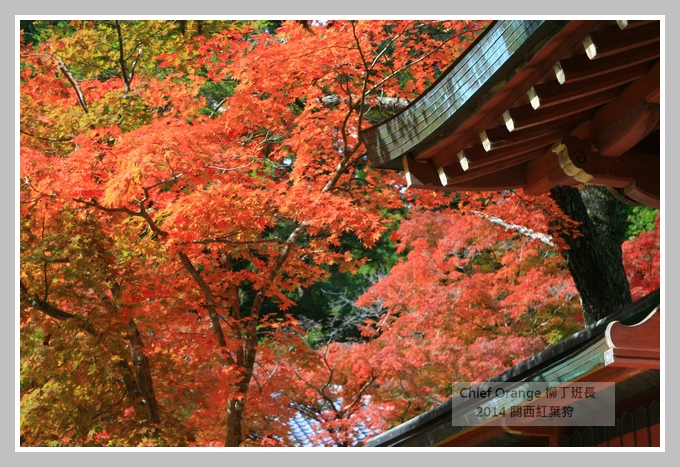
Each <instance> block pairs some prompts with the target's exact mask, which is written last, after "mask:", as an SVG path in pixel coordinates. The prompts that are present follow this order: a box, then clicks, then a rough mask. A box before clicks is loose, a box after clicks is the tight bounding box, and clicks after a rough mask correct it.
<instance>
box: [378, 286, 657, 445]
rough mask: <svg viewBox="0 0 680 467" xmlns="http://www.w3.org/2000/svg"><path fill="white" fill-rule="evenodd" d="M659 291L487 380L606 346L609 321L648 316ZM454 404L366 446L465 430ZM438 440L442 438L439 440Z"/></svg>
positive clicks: (522, 376) (528, 372)
mask: <svg viewBox="0 0 680 467" xmlns="http://www.w3.org/2000/svg"><path fill="white" fill-rule="evenodd" d="M660 301H661V291H660V290H655V291H654V292H651V293H649V294H648V295H646V296H645V297H643V298H641V299H640V300H638V301H636V302H634V303H631V304H630V305H628V306H625V307H623V308H622V309H621V310H620V311H619V312H618V313H614V314H612V315H610V316H607V317H605V318H603V319H601V320H599V321H598V322H596V323H595V324H593V325H591V326H589V327H588V328H586V329H584V330H583V331H580V332H578V333H576V334H574V335H572V336H570V337H568V338H566V339H564V340H562V341H560V342H559V343H557V344H555V345H552V346H550V347H548V348H547V349H545V350H544V351H542V352H540V353H538V354H536V355H534V356H533V357H530V358H528V359H527V360H524V361H523V362H521V363H519V364H517V365H515V366H513V367H512V368H510V369H508V370H506V371H504V372H503V373H500V374H499V375H497V376H495V377H493V378H491V379H489V382H518V381H529V380H531V379H532V377H535V376H536V375H538V374H539V373H540V372H541V371H543V370H546V369H549V368H550V367H551V366H553V365H555V364H557V363H559V362H561V361H564V360H565V358H569V357H571V356H573V355H575V354H577V353H578V352H580V351H581V350H583V349H585V348H586V347H587V346H588V345H591V344H593V343H595V342H597V341H598V340H601V341H602V343H603V348H604V347H606V339H605V333H606V331H607V329H608V327H609V324H610V323H612V322H615V321H618V322H620V323H621V324H623V325H626V326H631V325H636V324H639V323H641V322H643V321H644V320H646V319H647V318H648V316H649V315H650V312H651V311H652V310H654V309H655V307H657V306H658V305H659V303H660ZM453 407H454V404H453V400H452V399H449V400H447V401H446V402H444V403H443V404H441V405H439V406H437V407H435V408H434V409H432V410H430V411H428V412H425V413H423V414H421V415H418V416H417V417H415V418H413V419H411V420H409V421H408V422H406V423H403V424H401V425H398V426H396V427H394V428H392V429H390V430H388V431H386V432H385V433H382V434H380V435H378V436H376V437H374V438H372V439H371V440H369V441H368V443H367V446H372V447H379V446H397V445H399V444H400V443H401V442H403V441H406V440H408V439H409V438H411V437H413V436H414V435H417V434H418V433H422V432H425V431H427V430H428V429H430V428H431V427H435V426H442V425H446V426H448V427H449V428H450V429H452V430H456V431H461V432H462V431H464V430H465V429H466V428H465V427H452V426H451V416H452V410H453ZM440 441H441V442H443V441H445V440H440Z"/></svg>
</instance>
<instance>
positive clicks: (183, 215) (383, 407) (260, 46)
mask: <svg viewBox="0 0 680 467" xmlns="http://www.w3.org/2000/svg"><path fill="white" fill-rule="evenodd" d="M486 24H487V23H486V22H482V21H480V22H477V21H445V22H429V21H358V22H357V21H354V22H350V21H330V22H328V23H323V24H321V23H313V22H304V21H302V22H301V21H283V22H281V24H270V23H267V24H261V23H260V22H245V21H240V22H236V21H207V22H198V21H74V22H59V24H56V25H53V26H50V27H44V29H42V30H41V31H42V32H41V33H40V35H38V34H36V35H34V36H32V39H31V40H27V39H26V38H25V36H24V35H22V38H23V39H22V43H21V59H20V60H21V61H20V75H19V80H20V85H21V90H20V107H21V113H20V121H19V127H20V128H19V130H20V138H21V140H20V142H21V153H20V180H19V186H20V188H19V196H20V203H21V213H20V224H21V240H20V242H21V245H20V247H21V272H20V279H21V281H20V287H21V311H20V325H21V342H20V345H21V435H22V442H23V443H24V444H25V445H29V446H244V445H264V446H280V445H290V444H291V442H292V441H291V440H290V438H289V436H288V431H289V426H288V420H289V419H290V418H291V417H293V416H294V415H295V414H296V413H302V414H304V415H305V416H307V417H309V418H310V419H311V420H315V421H316V423H318V425H317V428H318V430H319V436H318V439H316V440H315V441H316V442H318V443H320V444H337V445H355V444H357V443H361V442H362V439H361V437H360V436H359V435H358V434H357V433H358V431H357V427H362V428H365V429H366V430H369V431H372V432H378V431H380V430H384V429H386V428H388V427H390V426H392V425H394V424H395V423H399V422H401V421H404V420H406V419H408V418H409V417H411V416H413V415H416V414H418V413H420V412H421V411H422V410H424V409H427V408H429V407H432V406H433V405H436V404H437V403H439V402H441V401H443V400H445V398H446V397H447V395H448V391H449V388H450V386H449V385H450V383H451V381H452V380H454V379H456V378H462V379H475V378H486V377H488V376H491V375H493V374H495V373H497V372H498V371H502V370H503V369H505V368H507V367H508V366H511V365H512V364H514V363H516V362H518V361H520V360H522V359H523V358H526V357H527V356H529V355H532V354H533V353H535V352H536V351H538V350H540V349H541V348H543V347H544V346H545V345H547V344H549V343H552V342H554V341H556V340H559V339H560V338H561V337H564V335H565V333H568V332H571V330H575V329H576V328H577V327H578V326H580V325H581V323H580V321H579V316H578V315H579V306H578V297H577V293H576V291H575V289H574V286H573V283H572V282H571V281H570V278H569V276H568V273H566V272H565V268H564V265H563V263H562V260H561V257H560V256H559V254H558V248H559V246H560V245H559V244H555V243H552V244H551V243H550V240H548V239H547V238H548V237H540V236H539V237H536V236H534V237H532V236H531V235H527V231H518V230H517V229H516V228H514V227H511V226H510V227H509V223H512V224H513V225H520V224H521V225H523V226H525V227H526V228H527V229H529V230H531V231H532V232H537V233H545V232H546V230H545V226H546V225H547V223H548V222H550V220H551V219H556V218H560V214H559V213H558V212H557V211H556V210H555V208H554V206H552V205H551V204H550V203H549V202H548V201H547V200H545V199H536V200H533V199H532V200H528V199H522V198H519V197H518V196H519V195H518V194H516V193H506V194H502V195H497V197H492V198H484V199H482V198H479V197H470V198H469V199H458V200H455V201H454V198H453V195H452V196H444V195H434V194H430V193H411V192H404V191H403V190H402V189H401V188H402V186H403V181H402V180H401V178H400V175H399V174H398V173H396V172H387V171H380V170H376V169H373V168H372V167H370V165H368V163H367V160H366V157H365V153H364V151H363V149H362V146H361V143H360V141H359V140H358V131H359V130H360V129H362V128H365V127H366V126H368V125H370V124H372V123H375V122H376V121H377V120H379V119H381V118H384V117H386V116H389V114H391V113H393V112H394V111H395V110H396V109H395V108H389V105H387V104H385V102H386V101H385V99H384V98H385V97H390V98H397V99H399V98H400V99H406V100H411V99H413V98H415V97H416V96H417V95H418V94H419V93H421V92H422V91H423V90H424V89H425V88H426V87H427V86H428V85H429V84H431V83H432V82H433V81H434V80H435V79H436V76H437V74H438V70H439V67H442V68H443V67H445V66H447V65H448V64H449V63H451V62H452V61H453V60H454V59H455V57H456V56H458V55H459V54H460V53H461V52H462V50H464V48H465V46H466V45H467V44H468V43H469V41H470V40H471V39H472V38H474V37H475V35H476V34H478V33H479V32H480V31H481V30H482V29H483V28H484V27H485V25H486ZM494 196H496V195H494ZM418 206H424V207H428V206H429V207H432V206H437V210H436V211H428V210H426V209H424V208H422V209H423V210H422V211H419V210H418V209H419V208H417V207H418ZM405 207H407V208H411V209H412V213H411V214H410V220H407V221H404V222H403V223H402V225H401V228H400V229H399V230H398V231H397V232H396V233H394V234H393V241H394V242H396V244H397V245H398V250H399V252H400V253H401V254H403V255H404V260H403V261H401V262H400V263H398V264H397V266H395V267H394V268H393V270H392V271H391V273H390V274H389V276H387V277H386V278H384V279H383V280H381V281H379V282H376V283H375V285H374V286H373V287H372V288H370V289H369V290H368V291H366V293H365V294H364V295H363V296H362V297H361V299H360V300H359V302H358V303H357V304H356V306H357V307H358V308H361V307H364V308H365V309H372V310H378V312H377V313H374V315H375V317H374V318H372V319H368V320H366V321H363V322H362V323H361V325H360V332H361V339H359V340H358V341H356V342H329V343H328V344H327V345H323V346H320V347H319V348H312V347H310V345H309V342H308V340H307V339H306V332H305V329H303V328H302V327H301V326H300V325H299V322H298V320H297V319H296V317H295V316H294V314H295V304H296V299H297V297H299V296H300V291H304V290H305V289H306V288H308V287H310V286H311V285H312V284H314V283H317V282H318V281H323V280H325V279H326V278H327V277H328V274H329V270H331V268H335V269H337V270H339V271H344V272H354V271H356V270H357V268H358V267H360V266H361V265H362V264H363V263H364V260H363V259H362V258H360V257H357V256H356V255H353V254H352V252H351V251H350V250H349V248H347V247H346V245H345V244H344V243H343V238H344V236H345V235H348V234H350V233H351V235H353V236H354V237H355V238H357V239H358V240H359V241H360V242H361V244H362V245H363V247H364V248H371V247H373V246H374V245H375V244H376V243H377V242H378V241H379V240H380V239H381V237H382V236H383V235H384V233H385V231H386V226H387V224H388V220H387V218H386V213H387V212H390V210H398V209H404V208H405ZM499 213H503V216H501V217H499ZM498 219H501V221H502V222H503V223H504V224H503V223H502V224H499V223H498ZM552 241H554V242H557V241H558V240H554V239H553V240H552ZM641 241H642V242H643V243H644V244H641V243H639V242H637V243H632V244H631V245H630V247H626V248H628V249H627V250H626V252H627V253H626V254H627V255H628V256H629V257H630V258H632V259H631V262H630V264H631V268H633V272H631V285H632V286H633V287H634V289H635V290H640V291H641V292H640V293H642V291H644V290H647V289H648V288H649V285H648V284H649V281H650V280H651V281H652V282H653V281H654V280H657V281H658V255H657V256H656V263H654V262H653V261H654V260H652V262H651V263H650V262H648V258H647V257H646V256H645V254H646V253H645V252H646V251H647V247H648V246H649V245H648V244H650V245H651V244H653V243H654V241H655V240H654V236H653V234H650V235H649V236H648V237H644V238H643V239H642V240H641ZM546 242H547V243H546ZM657 244H658V242H657ZM657 251H658V250H657ZM635 271H641V272H640V273H638V272H635ZM642 271H644V272H642ZM655 271H656V272H655ZM655 274H656V276H655ZM655 278H656V279H655ZM376 307H377V308H376Z"/></svg>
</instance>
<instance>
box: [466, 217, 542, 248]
mask: <svg viewBox="0 0 680 467" xmlns="http://www.w3.org/2000/svg"><path fill="white" fill-rule="evenodd" d="M471 212H472V214H474V215H475V216H477V217H481V218H482V219H486V220H488V221H489V222H491V223H492V224H496V225H500V226H501V227H505V229H506V230H515V231H517V232H519V233H520V234H521V235H524V236H525V237H529V238H532V239H534V240H538V241H540V242H541V243H545V244H546V245H548V246H553V247H554V246H555V243H554V242H553V239H552V237H551V236H550V235H547V234H544V233H540V232H534V231H533V230H531V229H530V228H528V227H524V226H522V225H517V224H510V223H508V222H505V221H504V220H503V219H500V218H498V217H492V216H489V215H487V214H484V213H482V212H479V211H471Z"/></svg>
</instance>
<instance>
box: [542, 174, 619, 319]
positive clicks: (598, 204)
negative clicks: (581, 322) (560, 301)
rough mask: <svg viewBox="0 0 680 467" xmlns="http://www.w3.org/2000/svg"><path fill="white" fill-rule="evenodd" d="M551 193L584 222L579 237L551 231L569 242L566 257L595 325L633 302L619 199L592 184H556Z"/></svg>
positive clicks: (569, 233) (561, 231) (585, 311)
mask: <svg viewBox="0 0 680 467" xmlns="http://www.w3.org/2000/svg"><path fill="white" fill-rule="evenodd" d="M550 194H551V196H552V198H553V199H554V200H555V202H556V203H557V204H558V206H559V207H560V208H561V209H562V211H563V212H564V213H565V214H566V215H568V216H569V217H571V218H572V219H573V220H575V221H578V222H580V223H581V225H580V227H579V231H580V233H581V235H579V236H577V237H576V238H574V236H573V235H572V233H573V232H571V231H565V230H563V229H562V230H558V229H556V230H557V231H554V232H552V233H553V235H560V236H561V237H562V238H563V239H564V240H565V241H566V242H567V244H568V245H569V249H568V250H565V251H564V252H563V256H564V257H565V259H566V260H567V265H568V267H569V271H570V272H571V275H572V277H573V278H574V282H575V283H576V288H577V289H578V291H579V294H580V295H581V303H582V306H583V311H584V315H585V320H586V324H592V323H594V322H595V321H597V320H599V319H602V318H604V317H605V316H607V315H610V314H612V313H615V312H617V311H618V310H620V309H621V308H622V307H623V306H625V305H627V304H629V303H630V302H631V295H630V286H629V284H628V278H627V277H626V272H625V270H624V268H623V256H622V253H621V240H620V239H621V235H620V231H621V228H622V227H623V222H622V219H620V218H619V216H617V214H616V203H617V201H616V199H615V198H614V197H613V196H611V194H609V192H608V191H607V189H606V188H605V187H600V186H593V185H588V186H586V187H584V188H583V189H581V190H578V189H576V188H571V187H566V186H557V187H554V188H553V189H552V190H551V191H550Z"/></svg>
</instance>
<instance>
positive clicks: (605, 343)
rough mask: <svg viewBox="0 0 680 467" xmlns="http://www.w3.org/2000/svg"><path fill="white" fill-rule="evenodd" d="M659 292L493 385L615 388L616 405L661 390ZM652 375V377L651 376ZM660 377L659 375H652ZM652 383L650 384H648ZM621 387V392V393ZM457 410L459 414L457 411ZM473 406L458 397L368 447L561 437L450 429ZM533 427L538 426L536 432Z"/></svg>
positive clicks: (496, 428) (478, 428)
mask: <svg viewBox="0 0 680 467" xmlns="http://www.w3.org/2000/svg"><path fill="white" fill-rule="evenodd" d="M659 301H660V293H659V291H658V290H657V291H656V292H653V293H651V294H649V295H648V296H646V297H645V298H643V299H641V300H639V301H637V302H635V303H633V304H631V305H629V306H627V307H625V308H624V309H622V310H621V311H620V312H619V313H616V314H615V315H613V316H610V317H607V318H604V319H602V320H600V321H599V322H597V323H595V324H594V325H592V326H590V327H589V328H587V329H585V330H583V331H581V332H579V333H577V334H575V335H573V336H571V337H569V338H567V339H565V340H563V341H561V342H560V343H558V344H556V345H554V346H551V347H549V348H548V349H546V350H544V351H543V352H540V353H539V354H537V355H535V356H533V357H531V358H529V359H527V360H525V361H524V362H522V363H520V364H518V365H516V366H514V367H512V368H510V369H509V370H507V371H505V372H503V373H501V374H499V375H497V376H496V377H494V378H492V379H490V380H489V382H488V383H487V384H489V385H491V384H493V383H498V382H518V384H521V383H531V382H547V383H552V382H555V383H568V382H576V381H580V380H581V381H588V382H613V383H615V384H617V404H618V403H619V400H622V401H625V400H628V399H631V398H634V397H635V396H636V395H638V394H640V393H643V392H645V391H649V390H650V388H651V389H654V387H657V386H655V385H658V369H659V354H660V310H659ZM649 372H652V373H651V375H652V376H648V373H649ZM654 375H656V376H654ZM650 380H651V383H650ZM619 385H620V386H622V388H623V390H622V391H620V390H619ZM454 411H455V412H454ZM474 412H475V410H474V407H472V406H470V404H469V401H465V400H462V399H460V398H455V399H450V400H448V401H447V402H445V403H444V404H442V405H440V406H439V407H437V408H435V409H432V410H430V411H429V412H426V413H424V414H422V415H420V416H418V417H415V418H414V419H412V420H410V421H408V422H406V423H404V424H402V425H399V426H397V427H395V428H393V429H391V430H389V431H387V432H385V433H383V434H381V435H379V436H376V437H374V438H372V439H371V440H370V441H369V442H368V444H367V445H368V446H421V447H427V446H476V445H479V444H482V443H487V444H488V443H492V441H493V440H494V439H497V440H500V441H499V442H500V443H501V444H505V445H507V444H515V443H519V442H521V440H522V439H524V438H527V437H532V436H538V435H540V436H551V435H554V436H557V435H558V434H559V433H558V432H557V431H556V432H555V433H552V432H551V428H550V427H548V428H546V429H545V430H542V429H539V430H538V432H537V433H533V432H530V430H531V429H532V428H531V427H525V428H524V429H525V432H524V433H523V434H522V433H521V432H520V431H521V430H518V429H517V427H515V430H513V427H503V426H489V425H486V426H484V425H483V426H468V427H461V426H452V414H453V413H456V414H457V418H459V417H466V413H467V414H468V415H467V416H469V418H470V419H474ZM534 428H535V427H534Z"/></svg>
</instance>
